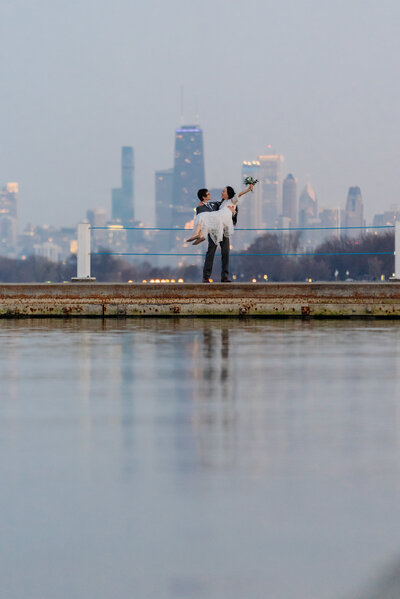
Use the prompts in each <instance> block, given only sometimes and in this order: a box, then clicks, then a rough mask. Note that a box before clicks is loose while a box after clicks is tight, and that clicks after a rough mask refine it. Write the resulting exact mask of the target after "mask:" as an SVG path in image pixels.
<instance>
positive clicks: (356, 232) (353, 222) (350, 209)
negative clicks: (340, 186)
mask: <svg viewBox="0 0 400 599" xmlns="http://www.w3.org/2000/svg"><path fill="white" fill-rule="evenodd" d="M343 225H344V226H345V227H363V226H364V206H363V201H362V197H361V190H360V188H359V187H350V188H349V193H348V194H347V201H346V208H345V211H344V223H343ZM344 233H345V234H346V235H347V236H349V237H359V236H360V235H361V234H362V230H361V229H349V230H347V231H345V232H344Z"/></svg>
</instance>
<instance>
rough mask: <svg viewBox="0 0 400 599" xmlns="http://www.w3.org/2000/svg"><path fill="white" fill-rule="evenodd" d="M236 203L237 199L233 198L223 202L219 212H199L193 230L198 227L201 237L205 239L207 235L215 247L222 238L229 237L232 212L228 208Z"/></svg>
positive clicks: (231, 230)
mask: <svg viewBox="0 0 400 599" xmlns="http://www.w3.org/2000/svg"><path fill="white" fill-rule="evenodd" d="M237 203H238V201H237V198H236V197H234V198H232V199H231V200H224V201H223V202H222V204H221V207H220V209H219V210H215V211H212V212H201V213H200V214H198V215H197V216H196V218H195V219H194V230H196V228H197V226H198V225H199V226H200V227H201V232H202V234H203V237H205V238H207V235H209V236H210V237H211V239H212V240H213V242H214V243H215V244H216V245H217V244H218V243H220V242H221V241H222V238H223V237H224V236H225V237H230V236H231V235H232V234H233V230H234V229H233V222H232V211H231V210H229V208H228V206H236V205H237Z"/></svg>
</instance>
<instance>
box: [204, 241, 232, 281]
mask: <svg viewBox="0 0 400 599" xmlns="http://www.w3.org/2000/svg"><path fill="white" fill-rule="evenodd" d="M219 245H220V246H221V281H222V280H224V279H228V277H229V249H230V242H229V237H225V235H224V237H223V238H222V241H221V242H220V244H219ZM216 249H217V245H216V244H215V243H214V242H213V240H212V239H211V237H210V236H208V249H207V254H206V258H205V260H204V268H203V281H204V280H207V279H209V278H210V277H211V273H212V268H213V263H214V256H215V250H216Z"/></svg>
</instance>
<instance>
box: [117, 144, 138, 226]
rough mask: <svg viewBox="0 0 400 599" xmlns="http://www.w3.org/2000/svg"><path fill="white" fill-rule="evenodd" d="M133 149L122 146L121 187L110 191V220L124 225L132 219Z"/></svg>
mask: <svg viewBox="0 0 400 599" xmlns="http://www.w3.org/2000/svg"><path fill="white" fill-rule="evenodd" d="M133 170H134V166H133V148H132V147H131V146H124V147H123V148H122V151H121V183H122V186H121V187H118V188H116V189H113V190H112V194H111V198H112V199H111V203H112V219H113V220H116V221H120V222H121V223H122V224H126V223H128V222H130V221H133V219H134V210H133Z"/></svg>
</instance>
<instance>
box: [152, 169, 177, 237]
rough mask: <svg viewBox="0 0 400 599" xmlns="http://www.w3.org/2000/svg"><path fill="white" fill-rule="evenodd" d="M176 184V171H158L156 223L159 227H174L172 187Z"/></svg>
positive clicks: (156, 176) (156, 175) (156, 180)
mask: <svg viewBox="0 0 400 599" xmlns="http://www.w3.org/2000/svg"><path fill="white" fill-rule="evenodd" d="M173 182H174V169H173V168H168V169H165V170H160V171H156V173H155V190H156V223H157V227H172V226H173V221H172V216H173V215H172V209H173V204H172V186H173Z"/></svg>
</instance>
